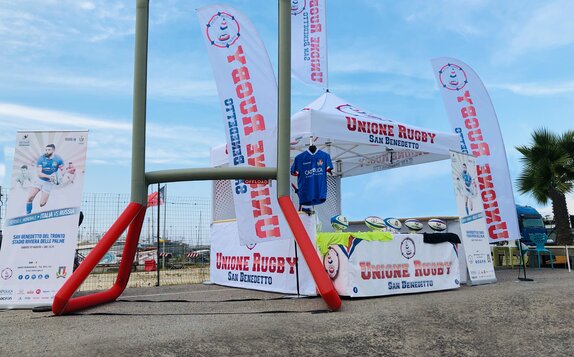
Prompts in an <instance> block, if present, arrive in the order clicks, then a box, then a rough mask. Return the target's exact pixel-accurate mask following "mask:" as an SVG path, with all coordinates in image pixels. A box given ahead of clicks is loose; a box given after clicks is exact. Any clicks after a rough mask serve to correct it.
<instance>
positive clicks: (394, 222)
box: [383, 217, 403, 231]
mask: <svg viewBox="0 0 574 357" xmlns="http://www.w3.org/2000/svg"><path fill="white" fill-rule="evenodd" d="M383 222H385V226H387V227H388V228H390V229H391V230H393V231H399V230H400V229H401V227H402V226H403V225H402V223H401V221H399V220H398V219H396V218H392V217H388V218H385V219H384V220H383Z"/></svg>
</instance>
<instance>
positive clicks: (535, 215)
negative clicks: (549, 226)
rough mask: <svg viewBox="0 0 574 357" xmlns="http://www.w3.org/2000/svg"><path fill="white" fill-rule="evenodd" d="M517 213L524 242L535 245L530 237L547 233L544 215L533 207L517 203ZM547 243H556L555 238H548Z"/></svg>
mask: <svg viewBox="0 0 574 357" xmlns="http://www.w3.org/2000/svg"><path fill="white" fill-rule="evenodd" d="M516 214H517V215H518V227H519V229H520V236H521V240H522V243H524V244H526V245H534V242H533V241H532V239H531V238H530V236H531V235H532V234H540V233H541V234H544V235H547V232H546V227H545V225H544V221H543V220H542V215H541V214H540V213H539V212H538V211H537V210H536V209H535V208H533V207H530V206H521V205H516ZM546 244H547V245H552V244H555V242H554V240H552V239H548V241H547V243H546Z"/></svg>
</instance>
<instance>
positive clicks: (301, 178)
mask: <svg viewBox="0 0 574 357" xmlns="http://www.w3.org/2000/svg"><path fill="white" fill-rule="evenodd" d="M328 169H333V163H332V162H331V156H329V154H327V153H326V152H324V151H322V150H317V151H316V152H315V153H314V154H312V153H311V152H310V151H309V150H307V151H304V152H302V153H300V154H299V155H297V156H296V157H295V161H294V162H293V165H291V174H292V175H297V186H298V189H299V204H301V205H305V206H312V205H318V204H321V203H323V202H325V201H326V199H327V170H328Z"/></svg>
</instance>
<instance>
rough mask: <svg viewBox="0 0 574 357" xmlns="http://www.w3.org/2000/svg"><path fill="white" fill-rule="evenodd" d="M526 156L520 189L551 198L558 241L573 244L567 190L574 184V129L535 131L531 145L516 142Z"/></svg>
mask: <svg viewBox="0 0 574 357" xmlns="http://www.w3.org/2000/svg"><path fill="white" fill-rule="evenodd" d="M516 150H518V151H519V152H520V153H521V154H522V155H523V156H522V157H521V161H522V163H523V165H524V166H523V168H522V172H521V174H520V176H519V177H518V191H520V193H530V194H531V195H532V196H533V197H534V199H535V200H536V201H538V202H539V203H541V204H547V203H548V201H549V200H550V201H552V211H553V213H554V221H555V223H556V241H557V243H558V244H562V245H566V244H571V243H572V241H571V238H570V221H569V216H568V207H567V206H566V194H568V193H570V192H572V190H573V188H574V131H572V130H570V131H567V132H566V133H564V134H563V135H562V136H559V135H556V134H554V133H552V132H550V131H549V130H548V129H546V128H542V129H538V130H535V131H534V132H533V133H532V143H531V145H530V146H526V145H522V146H517V147H516Z"/></svg>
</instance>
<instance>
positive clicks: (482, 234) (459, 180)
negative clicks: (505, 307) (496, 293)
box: [450, 152, 496, 285]
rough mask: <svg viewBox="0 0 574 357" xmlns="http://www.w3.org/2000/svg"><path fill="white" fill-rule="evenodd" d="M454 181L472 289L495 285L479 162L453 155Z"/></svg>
mask: <svg viewBox="0 0 574 357" xmlns="http://www.w3.org/2000/svg"><path fill="white" fill-rule="evenodd" d="M450 156H451V167H452V181H453V185H454V193H455V197H456V206H457V210H458V216H459V221H460V231H461V237H460V239H461V241H462V245H463V246H464V252H465V259H466V265H467V269H468V274H469V277H470V282H471V283H472V284H473V285H476V284H485V283H493V282H495V281H496V274H495V272H494V266H493V262H492V257H491V255H490V246H489V244H488V238H487V235H488V233H487V228H486V219H485V214H484V209H483V207H482V199H481V195H480V191H479V188H478V186H479V183H478V175H477V173H476V167H477V166H476V158H475V157H474V156H472V155H467V154H462V153H457V152H451V153H450Z"/></svg>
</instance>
